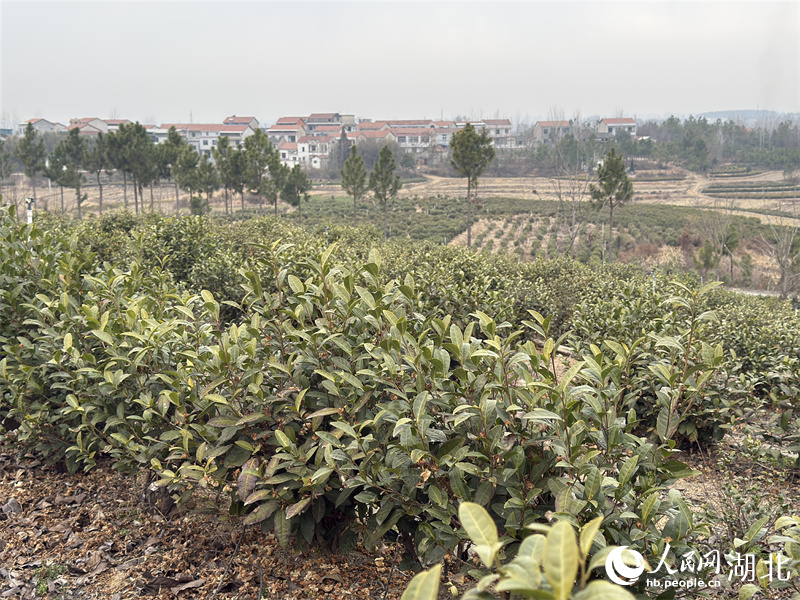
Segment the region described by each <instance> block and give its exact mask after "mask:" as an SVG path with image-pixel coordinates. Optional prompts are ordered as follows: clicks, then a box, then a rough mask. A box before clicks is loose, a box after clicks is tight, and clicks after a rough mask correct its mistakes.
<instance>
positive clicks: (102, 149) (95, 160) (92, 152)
mask: <svg viewBox="0 0 800 600" xmlns="http://www.w3.org/2000/svg"><path fill="white" fill-rule="evenodd" d="M108 166H109V162H108V152H107V151H106V136H105V135H103V134H102V133H99V134H98V135H97V138H96V139H95V140H94V141H93V142H92V143H90V144H89V147H88V148H87V149H86V153H85V155H84V167H85V168H86V170H87V171H89V172H90V173H94V176H95V178H96V180H97V188H98V190H99V193H100V199H99V200H98V203H97V209H98V211H99V212H100V214H101V215H102V214H103V181H102V180H101V179H100V174H101V173H102V172H103V171H104V170H105V169H107V168H108Z"/></svg>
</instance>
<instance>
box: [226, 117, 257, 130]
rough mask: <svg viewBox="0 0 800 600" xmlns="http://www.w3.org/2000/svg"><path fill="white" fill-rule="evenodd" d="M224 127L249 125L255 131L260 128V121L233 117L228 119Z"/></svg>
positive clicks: (251, 118) (252, 118)
mask: <svg viewBox="0 0 800 600" xmlns="http://www.w3.org/2000/svg"><path fill="white" fill-rule="evenodd" d="M222 124H223V125H248V126H249V127H250V128H251V129H252V130H253V131H255V130H256V129H258V128H259V122H258V119H256V118H255V117H237V116H236V115H232V116H230V117H228V118H226V119H225V120H224V121H223V122H222Z"/></svg>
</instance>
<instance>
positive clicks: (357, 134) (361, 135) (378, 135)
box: [347, 129, 397, 144]
mask: <svg viewBox="0 0 800 600" xmlns="http://www.w3.org/2000/svg"><path fill="white" fill-rule="evenodd" d="M347 139H348V141H349V142H350V143H351V144H361V143H362V142H365V141H367V140H377V141H378V142H383V143H386V142H397V137H396V136H395V134H394V133H392V131H391V130H389V129H380V130H378V131H350V132H348V133H347Z"/></svg>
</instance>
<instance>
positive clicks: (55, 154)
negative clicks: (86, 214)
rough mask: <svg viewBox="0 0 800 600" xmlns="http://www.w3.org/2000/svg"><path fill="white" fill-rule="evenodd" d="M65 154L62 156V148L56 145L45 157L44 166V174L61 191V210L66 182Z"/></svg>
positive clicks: (62, 209)
mask: <svg viewBox="0 0 800 600" xmlns="http://www.w3.org/2000/svg"><path fill="white" fill-rule="evenodd" d="M66 162H67V159H66V156H64V149H63V148H62V147H59V146H56V147H55V148H54V149H53V151H52V152H51V153H50V156H48V157H47V161H46V162H45V168H44V176H45V177H47V178H48V179H49V180H50V181H52V182H53V183H55V184H56V185H57V186H58V187H59V191H60V192H61V212H62V213H63V212H64V186H65V185H66V184H67V180H68V177H67V174H66V169H67V166H66Z"/></svg>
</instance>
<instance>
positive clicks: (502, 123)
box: [483, 119, 511, 127]
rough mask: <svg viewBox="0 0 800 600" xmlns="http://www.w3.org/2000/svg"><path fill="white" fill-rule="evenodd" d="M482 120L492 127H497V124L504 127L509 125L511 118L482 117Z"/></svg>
mask: <svg viewBox="0 0 800 600" xmlns="http://www.w3.org/2000/svg"><path fill="white" fill-rule="evenodd" d="M483 122H484V123H486V124H487V125H489V126H494V127H497V126H498V125H500V126H504V127H511V120H509V119H484V120H483Z"/></svg>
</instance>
